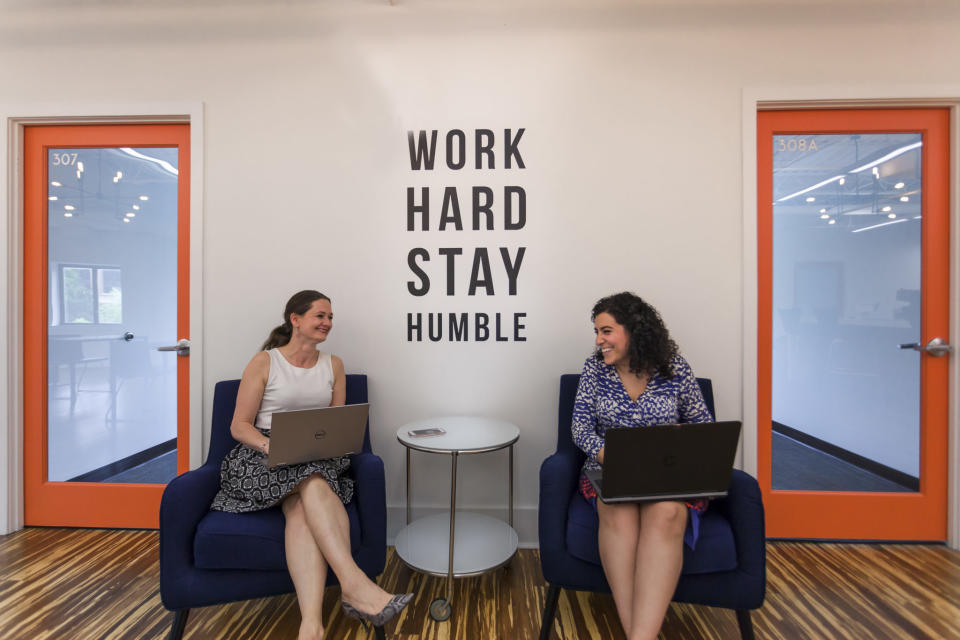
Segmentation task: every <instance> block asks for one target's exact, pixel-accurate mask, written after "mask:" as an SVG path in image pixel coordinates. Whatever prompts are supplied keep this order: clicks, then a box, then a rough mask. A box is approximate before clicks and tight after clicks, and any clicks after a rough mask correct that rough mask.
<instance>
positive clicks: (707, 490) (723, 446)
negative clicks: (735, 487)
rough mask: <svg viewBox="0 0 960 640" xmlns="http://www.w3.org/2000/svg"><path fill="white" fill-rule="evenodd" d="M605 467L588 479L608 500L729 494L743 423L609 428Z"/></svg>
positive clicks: (604, 458)
mask: <svg viewBox="0 0 960 640" xmlns="http://www.w3.org/2000/svg"><path fill="white" fill-rule="evenodd" d="M605 440H606V444H605V448H604V454H603V469H602V470H601V469H588V470H587V472H586V473H587V478H588V479H589V480H590V482H592V483H593V486H594V488H595V489H596V490H597V497H598V498H600V499H601V500H603V501H604V502H610V503H617V502H644V501H649V500H692V499H696V498H721V497H723V496H725V495H727V488H728V487H729V486H730V475H731V473H732V472H733V461H734V457H735V456H736V454H737V444H738V443H739V442H740V422H737V421H731V422H697V423H688V424H665V425H658V426H652V427H615V428H610V429H607V432H606V436H605Z"/></svg>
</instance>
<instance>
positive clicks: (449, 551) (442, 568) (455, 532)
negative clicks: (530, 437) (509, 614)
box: [395, 416, 520, 621]
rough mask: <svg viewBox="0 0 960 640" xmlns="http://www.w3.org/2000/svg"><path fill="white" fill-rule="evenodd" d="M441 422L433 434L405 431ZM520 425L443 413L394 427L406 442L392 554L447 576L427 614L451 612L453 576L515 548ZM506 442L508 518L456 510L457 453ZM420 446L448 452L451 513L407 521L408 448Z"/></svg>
mask: <svg viewBox="0 0 960 640" xmlns="http://www.w3.org/2000/svg"><path fill="white" fill-rule="evenodd" d="M429 428H441V429H443V430H444V431H445V432H446V433H444V434H442V435H438V436H426V437H417V436H412V435H410V432H411V431H415V430H417V429H429ZM519 438H520V429H518V428H517V426H516V425H514V424H511V423H509V422H505V421H503V420H494V419H492V418H480V417H474V416H444V417H438V418H428V419H425V420H416V421H414V422H410V423H407V424H405V425H403V426H402V427H400V428H399V429H397V440H399V441H400V443H401V444H402V445H403V446H404V447H406V448H407V526H406V527H404V528H403V529H401V530H400V532H399V533H398V534H397V538H396V542H395V547H396V550H397V555H398V556H399V557H400V559H401V560H402V561H403V562H404V564H406V565H407V566H408V567H410V568H411V569H413V570H415V571H421V572H423V573H426V574H429V575H434V576H439V577H446V579H447V593H446V598H437V599H436V600H434V601H433V602H432V603H430V616H431V617H432V618H433V619H434V620H437V621H443V620H446V619H448V618H449V617H450V613H451V612H452V610H453V608H452V607H451V601H452V598H453V579H454V578H460V577H465V576H475V575H480V574H482V573H486V572H487V571H493V570H494V569H497V568H499V567H502V566H503V565H505V564H507V563H508V562H510V560H511V559H512V558H513V556H514V555H515V554H516V553H517V542H518V541H517V532H516V531H514V529H513V445H514V443H516V441H517V440H518V439H519ZM506 448H509V450H510V462H509V465H510V468H509V509H508V511H507V513H508V516H507V518H508V522H503V521H502V520H498V519H496V518H491V517H489V516H485V515H481V514H477V513H466V512H461V513H457V458H459V456H461V455H466V454H477V453H489V452H491V451H499V450H500V449H506ZM413 450H416V451H424V452H426V453H439V454H446V455H449V456H450V461H451V462H450V513H449V514H444V513H441V514H437V515H433V516H427V517H425V518H419V519H417V520H416V521H413V522H411V502H410V452H411V451H413Z"/></svg>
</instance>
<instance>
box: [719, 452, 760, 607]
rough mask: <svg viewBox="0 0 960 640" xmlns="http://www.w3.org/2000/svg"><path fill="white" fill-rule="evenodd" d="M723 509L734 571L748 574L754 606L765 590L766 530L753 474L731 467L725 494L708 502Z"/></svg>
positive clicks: (756, 605)
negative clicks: (732, 547) (734, 549)
mask: <svg viewBox="0 0 960 640" xmlns="http://www.w3.org/2000/svg"><path fill="white" fill-rule="evenodd" d="M710 508H711V509H714V508H715V509H717V510H718V511H721V512H723V514H724V515H725V516H726V518H727V520H728V521H729V522H730V528H731V529H733V539H734V544H735V545H736V547H737V559H738V563H739V564H738V567H737V571H738V572H740V573H741V574H744V575H746V576H749V578H750V579H751V581H753V583H754V584H755V585H757V587H758V589H757V590H756V593H758V594H759V599H758V600H756V601H755V604H754V607H759V606H760V605H761V604H763V594H764V592H765V590H766V557H767V554H766V548H765V547H766V533H765V529H764V513H763V495H762V493H761V492H760V485H759V484H758V483H757V481H756V479H754V478H753V476H751V475H749V474H747V473H745V472H743V471H741V470H739V469H734V470H733V475H732V476H731V478H730V489H729V491H728V493H727V497H726V498H723V499H720V500H716V501H715V503H714V504H712V505H711V506H710Z"/></svg>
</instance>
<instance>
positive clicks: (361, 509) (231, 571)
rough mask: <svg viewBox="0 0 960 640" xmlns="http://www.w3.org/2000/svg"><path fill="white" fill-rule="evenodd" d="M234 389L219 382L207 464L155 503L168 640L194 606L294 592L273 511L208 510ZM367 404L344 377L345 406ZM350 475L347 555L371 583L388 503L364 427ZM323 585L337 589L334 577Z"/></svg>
mask: <svg viewBox="0 0 960 640" xmlns="http://www.w3.org/2000/svg"><path fill="white" fill-rule="evenodd" d="M239 387H240V381H239V380H225V381H222V382H218V383H217V385H216V388H215V390H214V398H213V421H212V424H211V431H210V448H209V452H208V454H207V460H206V462H204V464H203V465H202V466H201V467H199V468H197V469H194V470H193V471H189V472H187V473H184V474H182V475H180V476H178V477H177V478H174V479H173V481H171V482H170V484H168V485H167V487H166V489H165V490H164V492H163V498H162V500H161V503H160V597H161V600H162V601H163V604H164V606H165V607H166V608H167V609H171V610H173V611H176V612H177V616H176V618H175V620H174V628H173V630H172V632H171V634H170V637H171V638H179V637H180V636H181V635H182V633H183V627H184V625H185V624H186V612H187V611H189V609H190V608H192V607H200V606H207V605H212V604H220V603H225V602H233V601H236V600H246V599H250V598H260V597H265V596H271V595H277V594H281V593H289V592H291V591H293V582H292V581H291V580H290V575H289V573H288V572H287V567H286V557H285V554H284V526H285V521H284V517H283V512H282V511H281V509H280V507H279V506H277V507H273V508H271V509H265V510H263V511H258V512H253V513H224V512H219V511H210V510H209V508H210V503H211V502H212V501H213V497H214V495H216V493H217V491H218V490H219V488H220V463H221V462H222V461H223V458H224V456H226V454H227V453H228V452H229V451H230V449H231V448H233V447H234V446H235V445H236V441H235V440H234V439H233V437H232V436H231V435H230V423H231V421H232V420H233V412H234V408H235V405H236V399H237V390H238V389H239ZM366 401H367V377H366V376H364V375H348V376H347V399H346V402H347V404H357V403H361V402H366ZM348 473H350V474H351V475H352V477H353V479H354V481H355V485H354V497H353V500H351V502H350V503H349V504H347V505H346V509H347V515H348V517H349V520H350V547H351V549H350V550H351V553H352V554H353V557H354V560H356V562H357V565H358V566H359V567H360V568H361V569H362V570H363V572H364V573H366V574H367V575H368V576H369V577H370V578H371V579H375V578H376V576H378V575H380V574H381V573H382V572H383V568H384V565H385V564H386V553H387V503H386V480H385V477H384V468H383V461H382V460H381V459H380V458H379V457H377V456H376V455H374V454H373V453H372V452H371V448H370V430H369V427H368V429H367V433H366V435H365V436H364V443H363V451H362V453H359V454H356V455H354V456H351V462H350V470H349V471H348ZM327 584H336V577H335V576H334V574H333V572H329V573H328V578H327Z"/></svg>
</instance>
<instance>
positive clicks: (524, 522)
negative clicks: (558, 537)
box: [387, 506, 540, 549]
mask: <svg viewBox="0 0 960 640" xmlns="http://www.w3.org/2000/svg"><path fill="white" fill-rule="evenodd" d="M448 511H449V509H447V508H444V507H414V508H413V519H414V520H416V519H417V518H423V517H425V516H432V515H435V514H438V513H447V512H448ZM457 511H470V512H473V513H480V514H483V515H485V516H489V517H491V518H497V519H500V520H503V521H506V520H507V509H506V508H505V507H501V508H499V509H494V508H489V507H458V508H457ZM406 522H407V508H406V506H388V507H387V544H388V545H392V544H393V543H394V540H395V539H396V537H397V533H398V532H399V531H400V529H402V528H403V527H404V526H405V525H406ZM513 528H514V529H515V530H516V532H517V537H518V538H519V539H520V548H521V549H536V548H538V547H539V546H540V544H539V536H538V535H537V508H536V507H514V510H513Z"/></svg>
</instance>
